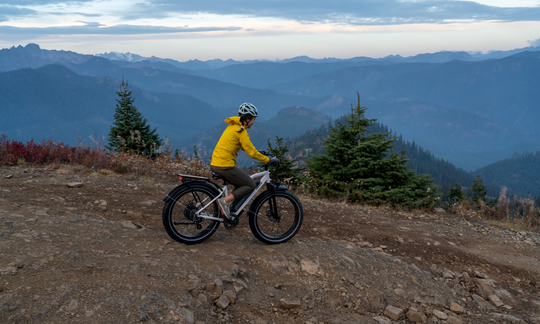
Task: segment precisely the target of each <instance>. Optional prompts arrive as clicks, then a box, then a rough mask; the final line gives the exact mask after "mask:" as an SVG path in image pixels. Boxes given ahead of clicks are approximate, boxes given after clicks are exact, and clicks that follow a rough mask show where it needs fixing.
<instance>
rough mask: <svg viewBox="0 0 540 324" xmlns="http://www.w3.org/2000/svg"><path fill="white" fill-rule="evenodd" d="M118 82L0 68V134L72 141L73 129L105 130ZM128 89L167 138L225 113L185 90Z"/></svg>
mask: <svg viewBox="0 0 540 324" xmlns="http://www.w3.org/2000/svg"><path fill="white" fill-rule="evenodd" d="M119 85H120V82H119V81H118V80H117V79H113V78H111V77H90V76H81V75H78V74H76V73H74V72H73V71H71V70H69V69H67V68H66V67H64V66H60V65H47V66H44V67H42V68H39V69H21V70H16V71H11V72H4V73H0V116H2V117H1V118H0V134H6V135H7V136H8V137H10V138H13V139H17V140H25V141H29V140H31V139H32V138H34V139H35V140H37V141H41V139H48V138H50V137H51V136H54V138H55V139H56V140H58V141H63V142H65V143H70V144H75V143H76V142H77V137H78V136H79V134H80V135H81V136H82V137H83V140H88V136H89V135H95V134H97V136H98V138H101V136H102V135H107V134H108V132H109V127H110V126H111V125H112V119H113V115H114V109H115V105H116V99H117V98H118V96H117V95H116V91H119V89H120V87H119ZM131 89H133V97H134V98H135V105H136V106H137V107H138V108H139V110H140V111H141V112H142V114H143V115H144V116H145V117H146V118H147V119H148V121H149V122H150V124H151V125H152V127H158V132H159V134H160V135H161V136H163V137H168V138H169V139H171V140H172V141H174V140H178V139H179V138H186V137H188V136H190V135H191V134H196V133H198V132H200V131H202V130H204V129H206V128H207V127H208V126H209V125H213V124H216V123H217V122H218V121H221V120H223V118H225V117H226V116H227V114H226V113H225V112H223V111H221V110H218V109H215V108H213V107H212V106H210V105H209V104H207V103H205V102H202V101H200V100H198V99H195V98H193V97H191V96H189V95H182V94H169V93H153V92H149V91H144V90H141V89H139V88H131Z"/></svg>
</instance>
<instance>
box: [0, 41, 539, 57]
mask: <svg viewBox="0 0 540 324" xmlns="http://www.w3.org/2000/svg"><path fill="white" fill-rule="evenodd" d="M28 45H37V46H38V47H39V48H40V49H41V50H46V51H71V52H74V53H77V54H84V55H93V56H102V55H107V54H121V55H137V56H141V57H142V58H143V59H148V58H152V57H155V58H159V59H172V58H170V57H160V56H157V55H150V56H143V55H140V54H139V53H131V52H118V51H109V52H103V53H95V54H88V53H78V52H76V51H72V50H70V49H64V48H60V49H57V48H43V46H41V45H40V44H37V43H27V44H25V45H23V44H17V45H15V44H14V45H11V46H9V47H4V48H0V50H9V49H13V48H19V47H22V48H24V47H26V46H28ZM538 48H540V39H538V40H537V41H536V42H529V46H527V47H522V48H511V49H506V50H501V49H492V50H489V51H485V52H481V51H447V50H441V51H437V52H422V53H415V54H411V55H402V54H400V53H394V54H389V55H386V56H381V57H369V56H363V55H356V56H351V57H314V56H310V55H307V54H303V55H297V56H294V57H285V58H280V59H267V58H254V59H247V60H236V59H234V58H230V57H229V58H210V59H206V60H201V59H199V58H192V59H188V60H185V61H179V60H177V61H179V62H189V61H201V62H207V61H218V60H221V61H223V62H225V61H228V60H233V61H238V62H249V61H254V62H256V61H259V62H261V61H267V62H281V61H285V60H292V59H295V58H303V57H305V58H309V59H315V60H333V59H336V60H348V59H353V58H357V57H369V58H372V59H383V58H386V57H391V56H401V57H403V58H409V57H414V56H417V55H423V54H437V53H446V52H448V53H452V52H453V53H456V52H464V53H467V54H469V55H472V56H474V55H487V54H490V53H496V52H501V51H519V50H523V51H526V50H528V49H538ZM173 60H174V59H173Z"/></svg>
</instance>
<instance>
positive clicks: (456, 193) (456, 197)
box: [448, 182, 467, 203]
mask: <svg viewBox="0 0 540 324" xmlns="http://www.w3.org/2000/svg"><path fill="white" fill-rule="evenodd" d="M448 198H450V200H452V201H453V202H454V203H459V202H461V201H463V200H465V199H467V195H465V193H464V192H463V190H461V185H460V184H459V183H457V182H456V187H455V188H453V187H452V186H450V188H449V189H448Z"/></svg>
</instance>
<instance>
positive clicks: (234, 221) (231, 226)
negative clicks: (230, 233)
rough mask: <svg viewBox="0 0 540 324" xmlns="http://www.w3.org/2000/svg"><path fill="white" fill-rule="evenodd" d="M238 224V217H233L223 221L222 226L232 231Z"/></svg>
mask: <svg viewBox="0 0 540 324" xmlns="http://www.w3.org/2000/svg"><path fill="white" fill-rule="evenodd" d="M239 223H240V217H237V216H236V217H233V219H225V220H224V221H223V226H225V228H226V229H228V230H233V229H235V228H236V226H238V224H239Z"/></svg>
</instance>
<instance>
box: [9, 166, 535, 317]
mask: <svg viewBox="0 0 540 324" xmlns="http://www.w3.org/2000/svg"><path fill="white" fill-rule="evenodd" d="M71 182H80V183H82V186H81V187H79V188H68V186H67V185H66V184H67V183H71ZM175 185H176V183H175V182H174V179H152V178H135V177H130V176H120V175H116V174H111V173H107V172H91V171H88V170H85V169H80V168H79V169H78V168H72V167H62V168H60V169H48V168H34V167H28V166H22V167H3V168H0V322H1V323H139V322H146V323H198V324H200V323H257V324H262V323H392V322H396V321H397V322H402V323H409V322H413V323H414V322H418V323H422V322H426V323H493V322H496V323H512V322H515V323H540V316H539V315H538V314H540V290H539V289H538V282H540V270H539V269H540V249H539V246H540V236H539V235H538V234H536V233H531V232H525V231H514V230H510V229H506V228H497V227H494V226H489V225H487V224H486V223H484V222H480V221H471V220H463V219H455V218H454V217H451V216H447V215H438V214H434V213H431V214H427V213H423V214H422V213H409V212H396V211H393V210H389V209H384V208H380V209H377V208H367V207H361V206H350V205H345V204H341V203H333V202H329V201H323V200H314V199H311V198H309V197H307V196H302V195H299V197H300V199H301V201H302V203H303V206H304V211H305V220H304V224H303V226H302V229H301V231H300V233H299V234H298V235H297V236H296V237H295V238H294V239H293V240H292V241H291V242H289V243H286V244H281V245H276V246H267V245H264V244H262V243H260V242H258V241H257V240H256V239H255V238H254V237H253V236H252V235H251V233H250V232H249V226H248V225H247V219H246V218H245V217H244V216H243V217H242V218H241V224H240V225H239V226H238V228H236V229H235V230H233V231H227V230H225V229H224V228H223V227H220V230H219V231H218V232H217V233H216V234H215V235H214V236H213V237H212V238H211V239H209V240H208V241H206V242H205V243H203V244H199V245H194V246H185V245H182V244H179V243H176V242H174V241H172V240H171V239H170V238H169V237H168V236H167V234H166V233H165V231H164V230H163V227H162V224H161V208H162V206H163V203H162V201H161V199H162V198H163V197H164V196H165V194H166V193H167V192H168V191H169V190H170V189H172V188H173V187H174V186H175Z"/></svg>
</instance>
